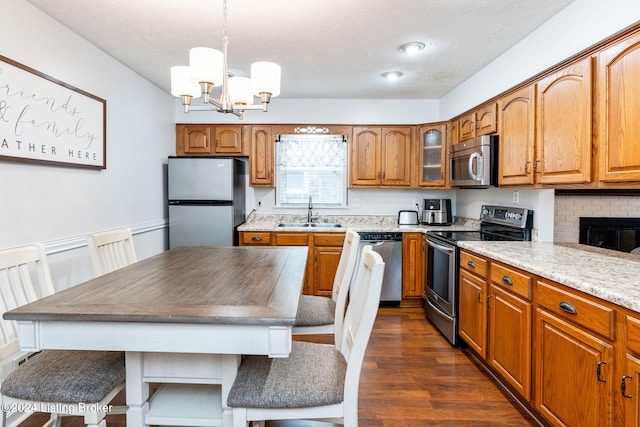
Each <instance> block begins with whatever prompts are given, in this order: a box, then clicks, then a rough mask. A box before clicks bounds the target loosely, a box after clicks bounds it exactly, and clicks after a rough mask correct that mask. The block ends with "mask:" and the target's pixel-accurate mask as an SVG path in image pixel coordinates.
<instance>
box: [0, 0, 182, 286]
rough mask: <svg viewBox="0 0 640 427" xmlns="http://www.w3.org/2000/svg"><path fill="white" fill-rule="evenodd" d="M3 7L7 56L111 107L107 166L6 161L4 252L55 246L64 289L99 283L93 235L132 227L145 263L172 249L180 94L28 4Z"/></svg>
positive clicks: (1, 217)
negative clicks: (93, 269)
mask: <svg viewBox="0 0 640 427" xmlns="http://www.w3.org/2000/svg"><path fill="white" fill-rule="evenodd" d="M0 10H2V13H1V14H0V28H2V32H3V34H4V37H3V40H4V43H2V51H1V52H0V53H1V54H2V55H4V56H6V57H8V58H10V59H12V60H15V61H17V62H20V63H22V64H24V65H27V66H29V67H31V68H34V69H36V70H38V71H40V72H43V73H45V74H47V75H49V76H52V77H55V78H57V79H59V80H61V81H63V82H65V83H68V84H70V85H73V86H75V87H77V88H80V89H82V90H85V91H87V92H89V93H91V94H94V95H96V96H98V97H101V98H103V99H106V101H107V130H106V136H107V169H106V170H102V171H97V170H89V169H76V168H69V167H60V166H44V165H36V164H22V163H13V162H7V161H2V162H0V206H1V208H0V248H7V247H14V246H20V245H24V244H28V243H31V242H35V241H41V242H45V244H46V247H47V252H48V253H49V255H50V257H49V261H50V264H51V270H52V275H53V276H54V281H55V282H56V287H58V288H64V287H67V286H71V285H74V284H77V283H79V282H81V281H83V280H86V279H87V278H89V277H91V273H90V271H89V261H88V254H87V251H86V247H85V240H84V236H85V235H86V234H88V233H92V232H97V231H103V230H108V229H113V228H119V227H132V229H133V231H134V235H135V237H134V241H135V245H136V250H137V252H138V255H139V257H140V258H145V257H147V256H150V255H152V254H155V253H157V252H160V251H162V250H164V248H165V247H166V237H165V235H166V220H165V201H164V199H165V197H164V184H163V179H164V174H165V173H164V169H163V163H166V158H167V156H168V155H170V154H174V153H175V131H174V123H175V122H174V111H173V103H172V99H171V97H170V95H168V94H166V93H165V92H164V91H162V90H160V89H159V88H158V87H156V86H155V85H152V84H151V83H149V82H148V81H147V80H145V79H143V78H141V77H140V76H139V75H137V74H136V73H134V72H133V71H131V70H130V69H128V68H126V67H124V66H123V65H122V64H121V63H119V62H117V61H115V60H114V59H112V58H111V57H109V56H108V55H106V54H105V53H104V52H103V51H101V50H99V49H97V48H96V47H95V46H93V45H91V44H90V43H88V42H87V41H86V40H84V39H82V38H81V37H79V36H77V35H76V34H74V33H72V32H71V31H69V30H68V29H67V28H66V27H64V26H62V25H60V24H59V23H58V22H57V21H55V20H53V19H51V18H49V17H48V16H47V15H45V14H43V13H41V12H40V11H39V10H38V9H36V8H34V7H33V6H32V5H31V4H29V3H27V2H26V1H25V0H0ZM9 41H10V42H9Z"/></svg>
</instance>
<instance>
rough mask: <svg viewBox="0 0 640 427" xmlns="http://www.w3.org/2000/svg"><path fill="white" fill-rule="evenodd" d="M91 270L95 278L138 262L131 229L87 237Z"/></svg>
mask: <svg viewBox="0 0 640 427" xmlns="http://www.w3.org/2000/svg"><path fill="white" fill-rule="evenodd" d="M87 245H88V246H89V256H90V258H91V268H92V269H93V272H94V274H95V275H96V276H102V275H103V274H106V273H109V272H111V271H113V270H117V269H119V268H122V267H125V266H127V265H129V264H133V263H134V262H136V261H138V258H137V257H136V250H135V247H134V246H133V237H132V236H131V229H129V228H123V229H121V230H112V231H105V232H102V233H94V234H90V235H88V236H87Z"/></svg>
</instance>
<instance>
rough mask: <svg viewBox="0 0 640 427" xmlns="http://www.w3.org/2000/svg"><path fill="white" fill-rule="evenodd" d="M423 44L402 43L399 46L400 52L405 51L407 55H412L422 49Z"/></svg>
mask: <svg viewBox="0 0 640 427" xmlns="http://www.w3.org/2000/svg"><path fill="white" fill-rule="evenodd" d="M424 47H425V44H424V43H422V42H411V43H406V44H403V45H402V46H400V52H404V53H407V54H409V55H413V54H416V53H418V52H420V51H421V50H422V49H424Z"/></svg>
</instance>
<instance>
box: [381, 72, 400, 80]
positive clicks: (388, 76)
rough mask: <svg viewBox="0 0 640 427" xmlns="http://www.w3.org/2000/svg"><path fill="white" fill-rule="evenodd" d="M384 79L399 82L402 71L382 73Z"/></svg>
mask: <svg viewBox="0 0 640 427" xmlns="http://www.w3.org/2000/svg"><path fill="white" fill-rule="evenodd" d="M382 77H384V78H385V79H387V80H398V79H399V78H400V77H402V73H401V72H400V71H387V72H386V73H382Z"/></svg>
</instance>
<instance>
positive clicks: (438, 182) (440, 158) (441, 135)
mask: <svg viewBox="0 0 640 427" xmlns="http://www.w3.org/2000/svg"><path fill="white" fill-rule="evenodd" d="M417 136H418V138H417V144H416V145H417V146H418V167H417V168H416V169H417V171H418V185H419V186H420V187H444V186H446V185H447V170H448V169H447V148H448V145H447V125H446V123H434V124H430V125H423V126H420V127H418V135H417Z"/></svg>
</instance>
